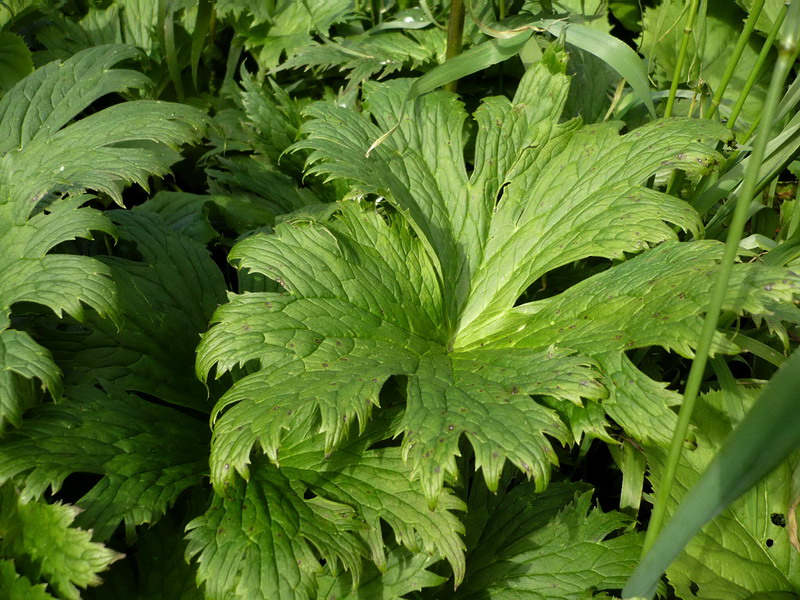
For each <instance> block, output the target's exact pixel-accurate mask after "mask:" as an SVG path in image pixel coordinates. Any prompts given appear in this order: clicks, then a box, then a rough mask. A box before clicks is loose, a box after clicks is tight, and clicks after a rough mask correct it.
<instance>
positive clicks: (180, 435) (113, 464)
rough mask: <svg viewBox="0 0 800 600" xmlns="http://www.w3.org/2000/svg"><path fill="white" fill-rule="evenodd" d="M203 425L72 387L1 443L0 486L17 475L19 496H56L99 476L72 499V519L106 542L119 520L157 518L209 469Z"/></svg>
mask: <svg viewBox="0 0 800 600" xmlns="http://www.w3.org/2000/svg"><path fill="white" fill-rule="evenodd" d="M207 448H208V433H207V426H206V424H205V423H204V422H203V421H201V420H197V419H194V418H191V417H188V416H185V415H183V414H182V413H180V412H178V411H176V410H173V409H170V408H166V407H163V406H158V405H155V404H152V403H149V402H145V401H144V400H141V399H138V398H136V397H134V396H125V395H121V394H114V395H107V394H104V393H103V392H100V391H99V390H96V389H93V388H77V389H74V390H71V391H70V392H69V393H68V399H67V400H66V401H64V402H63V403H61V404H58V405H53V404H47V405H42V406H40V407H37V408H35V409H34V410H32V411H31V414H30V417H29V418H28V419H26V420H25V422H24V423H23V426H22V427H21V428H20V429H19V430H17V431H14V432H12V433H10V434H8V435H7V436H6V437H5V438H4V441H3V444H2V446H0V481H3V482H4V481H8V480H9V479H11V478H14V477H19V481H20V483H22V486H23V487H22V489H23V492H22V498H23V499H24V500H29V499H31V498H39V497H41V496H42V494H44V492H45V491H47V489H48V488H52V490H53V491H57V490H58V489H59V488H60V487H61V485H62V483H63V482H64V479H65V478H66V477H67V476H68V475H70V474H72V473H92V474H96V475H100V476H101V478H100V480H99V481H98V482H97V483H96V484H95V485H94V487H93V488H92V489H91V490H90V491H89V492H88V493H87V494H86V495H84V496H83V497H82V498H81V499H80V500H78V502H77V505H78V507H80V508H81V509H83V512H81V514H80V515H79V516H78V522H79V523H80V524H81V525H82V526H85V527H87V528H88V527H91V528H92V529H93V530H94V533H95V537H96V538H97V539H107V538H108V537H110V535H111V534H112V533H113V532H114V530H115V529H116V528H117V526H118V525H119V524H120V522H121V521H125V523H126V525H128V526H129V527H132V526H133V525H139V524H142V523H152V522H154V521H155V520H157V519H158V518H159V517H160V516H161V515H162V514H164V512H165V511H166V509H167V507H168V506H169V505H171V504H172V503H173V502H174V501H175V499H176V498H177V497H178V495H179V494H180V493H181V492H182V491H183V490H185V489H186V488H188V487H190V486H192V485H196V484H198V483H199V482H200V480H201V478H202V477H203V475H204V474H205V473H206V472H207V468H208V467H207V457H208V449H207Z"/></svg>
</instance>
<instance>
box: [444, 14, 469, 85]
mask: <svg viewBox="0 0 800 600" xmlns="http://www.w3.org/2000/svg"><path fill="white" fill-rule="evenodd" d="M464 18H465V14H464V3H463V2H462V0H453V1H452V2H451V3H450V18H449V19H448V20H447V52H446V53H445V59H446V60H450V59H451V58H454V57H456V56H458V55H459V54H461V43H462V39H463V37H464ZM457 88H458V80H457V79H456V80H455V81H451V82H450V83H448V84H446V85H445V86H444V89H446V90H447V91H448V92H455V91H456V89H457Z"/></svg>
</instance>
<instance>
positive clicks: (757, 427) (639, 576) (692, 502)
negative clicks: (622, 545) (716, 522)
mask: <svg viewBox="0 0 800 600" xmlns="http://www.w3.org/2000/svg"><path fill="white" fill-rule="evenodd" d="M799 386H800V351H796V352H794V353H793V354H792V356H791V357H790V358H789V359H788V360H787V361H786V363H785V364H784V365H783V368H781V369H780V370H779V371H778V373H777V374H776V375H775V377H773V378H772V380H771V381H770V383H769V385H768V386H767V388H766V389H765V390H764V392H763V393H762V394H761V396H760V397H759V399H758V401H757V402H756V404H755V405H754V406H753V408H752V409H751V410H750V412H749V413H748V414H747V415H746V416H745V418H744V419H743V420H742V422H741V424H740V425H739V427H737V428H736V429H735V430H734V432H733V433H732V434H731V436H730V438H728V440H727V442H726V443H725V445H724V446H723V447H722V449H721V450H720V451H719V454H718V455H717V456H716V458H715V459H714V461H713V462H712V463H711V465H710V466H709V467H708V470H707V471H706V472H705V473H704V474H703V476H702V477H701V478H700V480H699V481H698V482H697V483H696V484H695V486H694V487H693V488H692V489H691V490H690V491H689V493H688V494H687V495H686V498H685V499H684V501H683V503H682V504H681V505H680V507H679V508H678V510H677V512H676V513H675V515H674V516H673V518H672V520H671V521H670V522H669V523H668V524H667V526H666V527H665V528H664V530H663V531H662V532H661V535H660V536H659V537H658V539H657V540H656V542H655V544H654V545H653V547H652V549H651V550H650V552H649V553H648V554H647V555H646V556H645V557H644V559H643V560H642V562H641V564H640V565H639V567H638V568H637V569H636V571H635V572H634V574H633V576H632V577H631V579H630V580H629V581H628V584H627V585H626V586H625V589H624V590H623V598H634V597H647V598H650V597H652V595H653V593H654V591H655V589H656V584H657V583H658V580H659V578H660V577H661V574H662V573H663V572H664V571H665V570H666V569H667V567H668V566H669V564H670V563H671V562H672V561H673V560H674V559H675V557H676V556H678V554H679V553H680V552H681V550H682V549H683V547H684V546H685V545H686V544H687V543H688V542H689V540H691V538H692V537H693V536H694V534H695V533H697V532H698V531H699V530H700V528H701V527H702V526H703V525H704V524H705V523H707V522H708V521H709V520H711V519H712V518H713V517H714V516H716V515H717V514H719V513H720V512H721V511H722V510H723V509H725V507H727V506H728V505H729V504H730V503H731V502H733V501H734V500H735V499H736V498H738V497H739V496H740V495H741V494H742V493H744V492H745V491H746V490H747V489H749V488H750V487H751V486H752V485H754V484H755V483H756V482H758V481H759V480H760V479H761V478H762V477H764V476H765V475H767V474H768V473H769V472H770V471H772V469H774V468H775V467H776V466H777V465H778V464H779V463H780V462H781V461H782V460H783V459H784V458H786V457H787V456H788V455H789V454H790V453H791V452H794V451H795V450H797V448H798V447H799V446H800V411H799V410H798V396H797V389H798V387H799Z"/></svg>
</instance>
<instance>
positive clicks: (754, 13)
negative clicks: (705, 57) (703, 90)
mask: <svg viewBox="0 0 800 600" xmlns="http://www.w3.org/2000/svg"><path fill="white" fill-rule="evenodd" d="M762 8H764V0H756V1H755V2H754V3H753V5H752V6H751V7H750V14H749V15H747V20H746V21H745V22H744V28H743V29H742V33H741V34H740V35H739V40H738V41H737V42H736V47H735V48H734V49H733V54H731V57H730V58H729V59H728V64H727V65H726V66H725V73H723V74H722V79H721V80H720V82H719V85H718V86H717V89H716V91H715V92H714V98H713V99H712V100H711V105H710V106H709V107H708V111H707V112H706V114H705V115H703V116H704V118H706V119H713V118H714V114H715V113H716V112H717V108H718V107H719V103H720V102H722V96H723V94H724V93H725V90H726V89H727V87H728V83H730V80H731V77H733V73H734V71H736V67H737V66H738V65H739V59H740V58H741V57H742V52H744V49H745V46H747V42H748V41H749V40H750V34H751V33H753V29H755V26H756V21H758V17H759V15H760V14H761V9H762Z"/></svg>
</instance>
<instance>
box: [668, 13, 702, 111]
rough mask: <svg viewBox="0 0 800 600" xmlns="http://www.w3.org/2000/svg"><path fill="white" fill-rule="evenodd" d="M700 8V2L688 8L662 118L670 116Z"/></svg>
mask: <svg viewBox="0 0 800 600" xmlns="http://www.w3.org/2000/svg"><path fill="white" fill-rule="evenodd" d="M699 7H700V0H692V3H691V5H690V6H689V13H688V14H687V15H686V23H685V24H684V26H683V38H682V39H681V46H680V48H679V49H678V59H677V61H676V62H675V70H674V71H673V72H672V83H671V84H670V88H669V96H668V97H667V105H666V106H665V107H664V116H665V117H671V116H672V107H673V105H674V104H675V92H677V91H678V82H679V81H680V78H681V73H682V72H683V63H685V62H686V54H687V51H688V50H689V40H690V39H691V37H692V33H693V32H694V21H695V19H696V18H697V9H698V8H699Z"/></svg>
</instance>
